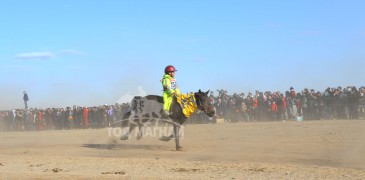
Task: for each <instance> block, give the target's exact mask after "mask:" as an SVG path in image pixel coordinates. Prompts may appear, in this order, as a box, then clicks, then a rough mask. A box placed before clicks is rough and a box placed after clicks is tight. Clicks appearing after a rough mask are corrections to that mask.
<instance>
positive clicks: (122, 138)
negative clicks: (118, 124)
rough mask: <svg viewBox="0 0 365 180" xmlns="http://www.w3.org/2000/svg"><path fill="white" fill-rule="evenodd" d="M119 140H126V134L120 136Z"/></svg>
mask: <svg viewBox="0 0 365 180" xmlns="http://www.w3.org/2000/svg"><path fill="white" fill-rule="evenodd" d="M120 140H128V136H122V137H121V138H120Z"/></svg>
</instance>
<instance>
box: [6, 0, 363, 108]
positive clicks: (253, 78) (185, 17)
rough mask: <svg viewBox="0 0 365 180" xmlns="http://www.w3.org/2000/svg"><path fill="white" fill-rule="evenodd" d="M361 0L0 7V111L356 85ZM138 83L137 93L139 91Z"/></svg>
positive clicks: (40, 0) (68, 0)
mask: <svg viewBox="0 0 365 180" xmlns="http://www.w3.org/2000/svg"><path fill="white" fill-rule="evenodd" d="M364 8H365V1H363V0H349V1H340V0H323V1H318V0H306V1H261V0H255V1H254V0H252V1H243V0H229V1H215V0H210V1H204V0H198V1H189V0H186V1H162V0H161V1H159V0H156V1H147V0H145V1H139V0H135V1H134V0H133V1H117V0H109V1H96V0H87V1H86V0H77V1H75V0H61V1H46V0H28V1H25V0H12V1H2V2H1V3H0V27H1V28H0V76H1V79H0V84H1V85H0V86H1V93H0V101H1V103H0V109H10V108H22V107H23V101H22V92H23V91H24V90H25V91H27V92H28V94H29V98H30V101H29V105H30V107H41V108H45V107H65V106H72V105H80V106H93V105H101V104H114V103H115V102H117V101H118V100H120V99H121V97H123V96H125V95H126V94H129V95H138V94H161V93H162V91H161V89H162V88H161V84H160V82H159V81H160V79H161V77H162V75H163V70H164V68H165V66H167V65H169V64H172V65H174V66H175V67H176V68H177V69H178V70H179V71H178V72H177V73H176V78H177V82H178V84H179V86H180V90H181V91H182V92H191V91H197V90H198V89H202V90H208V89H210V90H214V91H215V90H217V89H221V88H223V89H227V90H228V92H229V93H230V94H233V93H234V92H244V93H247V92H248V91H250V90H251V91H254V90H256V89H258V90H262V91H264V90H275V91H276V90H280V91H285V90H288V89H289V87H290V86H293V87H295V88H296V89H297V90H300V89H303V88H305V87H309V88H314V89H316V90H323V89H325V88H326V87H334V86H338V85H341V86H347V85H355V86H362V85H365V82H364V79H365V75H364V73H363V70H364V68H365V21H364V17H365V11H364ZM141 89H142V90H141Z"/></svg>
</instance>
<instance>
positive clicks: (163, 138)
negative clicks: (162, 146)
mask: <svg viewBox="0 0 365 180" xmlns="http://www.w3.org/2000/svg"><path fill="white" fill-rule="evenodd" d="M170 140H171V138H169V137H166V136H163V137H160V141H165V142H169V141H170Z"/></svg>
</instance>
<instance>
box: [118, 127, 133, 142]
mask: <svg viewBox="0 0 365 180" xmlns="http://www.w3.org/2000/svg"><path fill="white" fill-rule="evenodd" d="M135 127H136V124H134V123H130V124H129V129H128V131H127V132H126V133H125V134H123V135H122V137H121V138H120V140H128V139H129V135H130V134H131V132H132V131H133V129H134V128H135Z"/></svg>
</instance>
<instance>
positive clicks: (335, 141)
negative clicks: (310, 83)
mask: <svg viewBox="0 0 365 180" xmlns="http://www.w3.org/2000/svg"><path fill="white" fill-rule="evenodd" d="M111 132H114V133H117V131H111ZM145 134H147V133H145ZM183 134H184V138H183V139H182V140H181V143H182V146H184V150H183V151H175V150H174V147H175V146H174V141H170V142H167V143H166V142H162V141H159V140H158V137H144V138H142V139H141V140H140V141H137V140H136V139H135V137H134V133H132V137H131V139H130V140H128V141H120V140H119V139H118V138H117V137H109V135H110V133H109V131H108V130H107V129H88V130H66V131H65V130H55V131H42V132H1V133H0V143H1V144H0V179H25V178H26V179H50V178H52V179H53V178H55V179H61V178H62V179H63V178H71V179H86V178H87V179H89V178H95V179H365V121H361V120H358V121H342V120H336V121H309V122H308V121H305V122H302V123H299V122H290V121H280V122H263V123H242V124H204V125H187V126H185V129H184V133H183ZM111 135H113V133H111ZM148 135H151V134H148ZM152 135H153V134H152Z"/></svg>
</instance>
